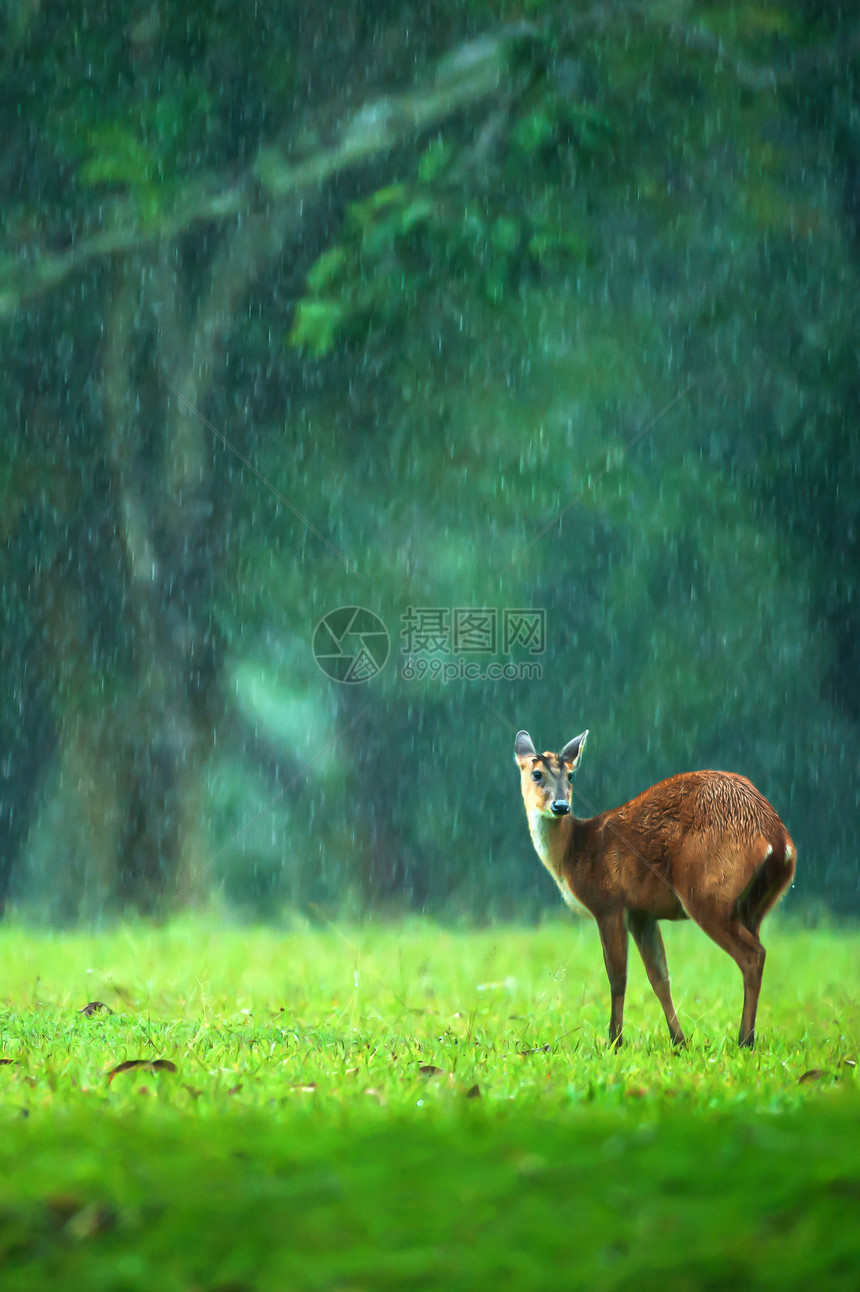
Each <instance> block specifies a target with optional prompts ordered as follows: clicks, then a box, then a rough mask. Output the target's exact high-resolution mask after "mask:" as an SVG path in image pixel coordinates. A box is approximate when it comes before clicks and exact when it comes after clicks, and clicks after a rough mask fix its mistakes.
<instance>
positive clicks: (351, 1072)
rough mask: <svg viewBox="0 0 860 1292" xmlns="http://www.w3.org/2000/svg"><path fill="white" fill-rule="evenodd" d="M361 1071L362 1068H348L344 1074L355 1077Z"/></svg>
mask: <svg viewBox="0 0 860 1292" xmlns="http://www.w3.org/2000/svg"><path fill="white" fill-rule="evenodd" d="M360 1071H361V1069H360V1068H347V1069H346V1071H345V1072H344V1074H343V1075H344V1076H345V1077H354V1076H355V1074H356V1073H357V1072H360Z"/></svg>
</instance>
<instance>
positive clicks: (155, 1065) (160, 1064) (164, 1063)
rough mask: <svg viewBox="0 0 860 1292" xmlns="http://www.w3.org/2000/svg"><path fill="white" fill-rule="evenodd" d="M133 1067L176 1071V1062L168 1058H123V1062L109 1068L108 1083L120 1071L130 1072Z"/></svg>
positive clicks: (156, 1070) (147, 1069) (154, 1070)
mask: <svg viewBox="0 0 860 1292" xmlns="http://www.w3.org/2000/svg"><path fill="white" fill-rule="evenodd" d="M133 1068H142V1069H144V1071H146V1072H178V1071H179V1069H178V1068H177V1066H176V1064H175V1063H173V1062H172V1061H171V1060H170V1059H125V1060H124V1062H122V1063H118V1064H117V1065H116V1067H115V1068H111V1070H110V1072H109V1073H108V1074H107V1079H108V1085H110V1083H111V1082H112V1081H113V1079H114V1077H117V1076H119V1074H120V1073H121V1072H131V1070H132V1069H133Z"/></svg>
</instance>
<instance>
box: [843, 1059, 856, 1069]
mask: <svg viewBox="0 0 860 1292" xmlns="http://www.w3.org/2000/svg"><path fill="white" fill-rule="evenodd" d="M842 1065H843V1067H846V1068H856V1067H857V1063H856V1061H855V1060H854V1059H843V1060H842Z"/></svg>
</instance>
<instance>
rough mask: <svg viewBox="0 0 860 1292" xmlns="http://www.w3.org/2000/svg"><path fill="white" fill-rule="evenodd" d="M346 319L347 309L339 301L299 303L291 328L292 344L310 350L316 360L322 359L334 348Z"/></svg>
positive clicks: (290, 338)
mask: <svg viewBox="0 0 860 1292" xmlns="http://www.w3.org/2000/svg"><path fill="white" fill-rule="evenodd" d="M345 318H346V309H345V307H344V306H343V305H342V304H341V303H340V302H339V301H335V300H311V299H305V300H302V301H299V303H298V305H297V306H296V313H295V317H294V319H293V326H292V327H291V328H290V333H289V341H290V344H291V345H294V346H297V347H298V348H299V349H306V350H310V352H311V354H313V356H314V357H315V358H317V359H321V358H322V357H323V355H326V354H328V352H329V350H331V348H332V347H333V345H334V343H335V340H336V338H337V333H338V329H339V328H340V326H341V324H342V323H343V322H344V319H345Z"/></svg>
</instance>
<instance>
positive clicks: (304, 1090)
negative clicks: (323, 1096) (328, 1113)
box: [293, 1081, 317, 1095]
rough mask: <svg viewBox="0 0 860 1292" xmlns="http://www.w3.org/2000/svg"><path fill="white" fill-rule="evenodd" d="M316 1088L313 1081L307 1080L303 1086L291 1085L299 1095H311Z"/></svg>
mask: <svg viewBox="0 0 860 1292" xmlns="http://www.w3.org/2000/svg"><path fill="white" fill-rule="evenodd" d="M316 1088H317V1083H316V1082H315V1081H309V1082H308V1083H307V1085H305V1086H293V1090H295V1091H296V1093H297V1094H300V1095H312V1094H313V1092H314V1091H315V1090H316Z"/></svg>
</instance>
